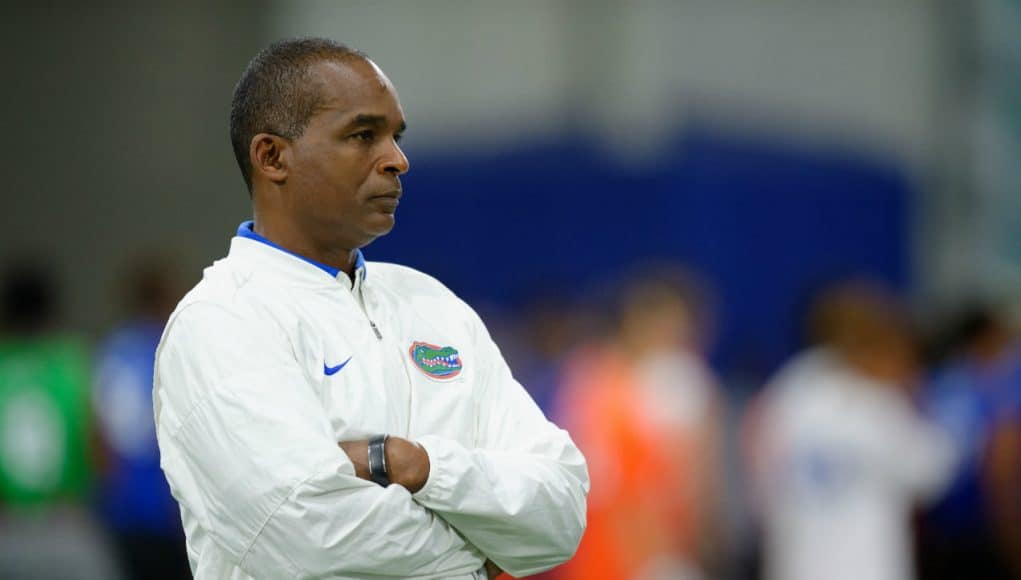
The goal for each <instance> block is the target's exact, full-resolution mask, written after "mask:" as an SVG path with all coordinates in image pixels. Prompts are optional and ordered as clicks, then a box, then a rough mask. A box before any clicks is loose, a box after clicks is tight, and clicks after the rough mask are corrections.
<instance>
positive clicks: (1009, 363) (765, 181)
mask: <svg viewBox="0 0 1021 580" xmlns="http://www.w3.org/2000/svg"><path fill="white" fill-rule="evenodd" d="M3 20H4V23H3V24H2V25H0V26H2V27H3V28H4V30H3V35H2V37H3V38H4V40H5V47H6V50H4V51H3V52H4V53H5V56H4V65H5V66H4V68H5V70H6V71H7V74H6V78H7V79H8V80H7V82H6V83H5V90H4V95H3V102H4V105H5V106H4V113H3V115H2V117H0V119H2V122H3V126H4V128H5V133H6V134H7V135H8V139H7V140H5V141H4V143H3V148H4V158H6V159H9V160H11V161H12V165H11V167H10V168H9V169H10V171H8V173H7V175H8V178H7V179H8V185H7V186H6V187H5V193H4V198H3V199H4V208H3V215H4V220H3V224H4V227H3V228H0V267H2V270H0V276H2V277H0V285H2V290H3V292H2V296H3V304H2V307H3V311H2V315H3V319H2V321H0V322H2V325H3V326H2V333H3V334H2V339H0V504H2V506H3V508H2V509H3V512H2V513H3V514H4V515H3V517H2V518H0V577H4V578H8V577H9V578H156V577H167V578H182V577H187V574H188V573H187V563H186V561H185V562H183V563H182V556H183V555H184V548H183V543H182V541H181V532H180V524H179V522H178V519H177V513H176V508H175V505H174V503H173V501H172V499H170V498H169V497H168V494H167V490H166V485H165V483H164V482H163V479H162V475H161V473H160V471H159V468H158V456H157V454H156V450H155V438H154V430H153V427H152V411H151V395H150V393H149V389H151V376H152V353H153V350H154V348H155V345H156V342H157V341H158V339H159V335H160V330H161V327H162V323H163V321H165V318H166V316H167V315H168V313H169V311H170V309H172V307H173V305H174V303H175V302H176V300H177V299H178V298H179V297H180V296H181V295H182V293H183V292H184V291H185V290H186V289H187V288H189V287H190V286H192V285H193V284H195V283H196V282H197V281H198V280H199V278H200V276H201V269H202V268H203V267H204V266H205V265H208V264H209V263H211V262H212V261H213V260H214V259H216V258H218V257H220V256H222V255H224V254H225V253H226V250H227V245H228V243H229V239H230V237H231V236H232V235H233V233H234V231H235V230H236V228H237V225H238V224H239V223H240V222H241V221H244V220H246V219H249V217H250V206H249V199H248V196H247V193H246V191H245V188H244V185H243V182H242V180H241V179H240V175H239V172H238V170H237V167H236V164H235V162H234V159H233V155H232V153H231V149H230V144H229V137H228V131H227V125H228V111H229V104H230V95H231V91H232V89H233V85H234V83H235V82H236V80H237V79H238V77H239V76H240V74H241V71H242V69H243V68H244V66H245V64H246V63H247V62H248V60H249V59H250V58H251V57H252V56H254V54H255V53H256V52H257V51H258V50H260V49H261V48H263V47H264V46H265V45H267V44H268V43H269V42H271V41H273V40H275V39H278V38H281V37H288V36H304V35H320V36H328V37H331V38H334V39H337V40H340V41H342V42H345V43H348V44H350V45H352V46H354V47H357V48H359V49H361V50H363V51H365V52H366V53H368V55H369V56H370V57H371V58H373V59H374V60H375V61H376V62H377V63H378V64H379V65H380V66H381V68H382V69H383V70H384V71H386V73H387V74H388V75H389V77H390V78H391V79H392V81H393V82H394V84H395V85H396V87H397V89H398V91H399V93H400V96H401V100H402V104H403V106H404V110H405V113H406V115H407V119H408V125H409V130H408V132H407V135H406V141H405V142H404V144H405V145H406V146H405V152H406V153H407V155H408V157H409V159H410V161H411V171H410V172H409V173H408V175H407V176H406V178H405V179H404V184H405V192H406V194H407V195H406V196H405V197H404V198H403V199H402V205H404V207H403V208H401V210H400V212H399V216H398V225H397V227H396V229H395V230H394V232H393V233H392V234H390V235H389V236H387V237H385V238H383V239H380V240H379V241H377V242H375V243H374V244H373V245H371V246H370V247H369V248H367V250H366V255H367V257H368V259H370V260H381V261H394V262H400V263H403V264H407V265H410V266H413V267H416V268H419V269H421V270H424V271H426V272H428V273H430V274H432V275H434V276H436V277H437V278H439V279H440V280H442V281H443V282H444V283H445V284H446V285H448V286H449V287H450V288H451V289H453V290H454V291H455V292H457V293H458V294H460V295H461V296H462V297H463V298H465V299H466V300H467V301H468V302H469V303H471V304H473V305H474V306H475V307H476V308H477V309H478V310H479V311H480V313H481V314H482V315H483V318H484V319H485V320H486V322H487V324H488V325H489V326H490V327H491V330H492V331H493V334H494V335H495V336H496V337H497V341H498V343H500V344H501V346H502V348H503V350H504V353H505V356H506V357H507V358H508V360H509V362H510V364H511V367H512V369H514V370H515V373H516V375H517V377H518V379H519V380H520V381H521V382H522V383H523V384H525V385H526V387H527V388H529V389H530V390H531V391H532V393H533V395H534V396H535V398H536V400H537V401H538V402H539V403H540V405H541V406H542V407H543V409H544V410H545V411H546V412H547V413H548V414H549V415H550V416H551V418H553V419H554V420H556V421H557V422H558V423H560V424H562V425H564V426H566V427H568V428H569V430H570V431H571V433H572V435H573V436H574V437H575V439H576V440H577V441H578V443H579V445H580V446H581V447H582V449H583V451H585V453H586V456H587V457H588V458H589V462H590V469H591V470H592V479H593V491H592V496H591V497H590V506H589V509H590V513H589V522H590V525H589V531H588V533H587V534H586V537H585V540H584V541H583V543H582V546H581V548H580V549H579V553H578V556H577V557H576V558H575V559H574V560H573V561H572V562H571V563H570V564H568V565H566V566H563V567H562V568H561V569H558V570H555V571H553V572H550V573H548V577H550V578H682V579H687V578H692V579H694V578H706V579H713V578H718V579H729V578H733V579H744V578H772V579H778V580H795V579H799V578H845V577H846V578H858V579H863V578H866V579H867V578H877V579H879V578H891V579H895V578H915V577H921V578H923V579H925V578H933V579H939V578H947V579H950V578H976V579H987V578H988V579H997V578H1021V350H1019V349H1018V348H1017V343H1016V336H1017V331H1018V330H1019V328H1021V294H1018V290H1019V289H1021V1H1018V0H974V1H971V2H959V1H953V0H860V1H858V2H837V1H835V0H772V1H770V2H759V1H753V0H673V1H669V0H637V1H633V2H611V1H605V0H585V1H582V0H559V1H531V0H529V1H519V2H499V1H496V0H486V1H477V2H471V3H469V2H455V1H451V0H437V1H432V2H416V1H413V0H386V1H377V2H369V1H358V2H328V1H305V2H300V3H296V2H284V1H271V0H256V1H251V2H248V1H246V2H242V1H240V0H228V1H221V2H195V1H191V0H185V1H178V2H151V3H107V2H92V3H53V2H36V3H22V4H20V5H17V6H12V7H9V9H8V13H7V16H6V18H4V19H3Z"/></svg>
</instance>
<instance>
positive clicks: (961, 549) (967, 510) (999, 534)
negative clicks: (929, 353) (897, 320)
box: [919, 304, 1021, 580]
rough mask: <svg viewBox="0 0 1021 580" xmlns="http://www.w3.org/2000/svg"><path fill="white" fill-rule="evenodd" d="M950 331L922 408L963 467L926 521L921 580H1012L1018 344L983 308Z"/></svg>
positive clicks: (1017, 494) (1018, 485) (1020, 522)
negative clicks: (944, 356) (953, 447)
mask: <svg viewBox="0 0 1021 580" xmlns="http://www.w3.org/2000/svg"><path fill="white" fill-rule="evenodd" d="M950 326H951V328H950V330H949V336H948V337H947V338H946V340H945V343H946V346H945V348H946V349H947V350H948V351H949V353H948V355H949V356H948V360H947V361H946V362H944V363H943V364H941V365H940V367H939V368H938V369H937V370H936V372H934V373H933V375H932V377H931V378H930V380H929V382H928V385H927V388H926V392H925V402H926V408H927V410H928V412H929V414H930V415H931V416H932V417H933V418H934V420H936V421H937V422H938V423H939V424H940V425H942V426H943V427H944V428H945V429H946V430H947V431H948V432H949V433H951V434H952V436H953V438H954V440H955V441H956V442H957V445H958V447H959V448H960V452H961V460H960V461H959V463H958V464H957V468H956V470H955V473H954V475H953V479H952V482H951V484H950V486H949V487H948V489H947V491H946V493H945V494H944V495H943V496H942V497H941V498H940V500H939V501H938V502H937V503H936V504H935V505H934V506H933V507H932V508H931V509H929V510H927V511H926V512H925V513H924V514H923V517H922V520H921V533H920V539H921V542H920V543H921V548H920V550H919V553H920V556H921V565H922V572H923V577H924V578H926V579H933V580H942V579H947V580H950V579H954V578H961V577H966V576H970V577H976V578H978V577H981V578H984V579H989V580H996V579H1000V578H1009V577H1010V575H1009V573H1008V570H1007V566H1008V564H1009V560H1010V559H1011V558H1012V557H1013V558H1021V544H1018V539H1017V537H1018V536H1017V534H1018V526H1021V510H1019V509H1018V507H1017V502H1018V501H1019V500H1021V491H1019V490H1021V480H1019V478H1021V463H1019V462H1021V453H1015V452H1014V451H1012V449H1015V447H1014V446H1015V445H1016V443H1014V437H1015V435H1013V433H1014V432H1016V430H1017V428H1018V425H1019V419H1021V418H1019V417H1016V416H1014V415H1013V409H1014V408H1015V405H1014V404H1012V401H1013V400H1014V399H1015V398H1016V393H1017V392H1018V389H1019V387H1021V345H1019V344H1018V341H1017V338H1016V336H1015V333H1014V332H1013V331H1012V330H1011V329H1010V328H1009V325H1008V324H1007V322H1006V320H1005V319H1004V317H1003V316H1001V315H1000V314H999V313H998V312H997V311H996V310H995V309H994V308H991V307H989V306H986V305H981V304H976V305H973V306H970V307H968V308H966V309H964V311H963V312H962V313H961V314H960V315H959V316H958V317H957V320H955V321H954V322H953V323H952V324H951V325H950ZM1011 487H1013V489H1014V491H1013V492H1009V491H1007V490H1009V489H1010V488H1011ZM1012 538H1013V539H1012ZM1012 555H1013V556H1012Z"/></svg>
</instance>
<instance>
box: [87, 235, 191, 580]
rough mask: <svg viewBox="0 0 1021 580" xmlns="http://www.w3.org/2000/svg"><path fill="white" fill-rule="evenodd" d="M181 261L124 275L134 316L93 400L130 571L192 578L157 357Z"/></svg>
mask: <svg viewBox="0 0 1021 580" xmlns="http://www.w3.org/2000/svg"><path fill="white" fill-rule="evenodd" d="M178 278H179V274H178V269H177V266H176V264H175V263H174V261H173V260H171V259H170V258H168V257H165V256H160V255H153V256H145V257H143V258H139V259H137V260H136V261H135V262H134V263H132V264H131V265H130V267H129V268H128V269H127V271H126V272H125V274H124V276H122V284H123V286H124V288H123V292H122V294H123V295H122V303H123V304H125V305H127V308H128V311H129V317H128V319H127V320H126V321H125V322H123V323H122V324H121V325H119V326H118V327H117V328H116V329H115V330H114V331H113V332H112V333H111V335H110V336H109V337H108V338H107V339H106V341H105V342H104V344H102V346H101V348H100V349H99V357H98V362H97V369H96V374H95V380H94V384H95V389H94V391H93V397H92V399H93V407H94V410H95V415H96V417H97V418H98V431H99V434H100V436H101V440H102V443H103V448H104V450H105V461H104V462H103V466H102V469H101V471H100V473H99V474H98V475H99V478H98V479H99V481H98V490H97V491H98V503H99V512H100V514H101V516H102V518H103V520H104V522H105V523H106V525H107V527H108V528H109V529H110V530H111V532H112V534H113V538H114V539H115V540H116V544H117V548H118V551H119V555H120V561H121V563H122V566H123V567H124V568H125V571H126V573H127V575H128V577H130V578H138V579H161V578H165V579H168V580H172V579H178V580H179V579H181V578H188V577H190V574H189V568H188V558H187V555H186V552H185V546H184V531H183V530H182V528H181V519H180V513H179V511H178V508H177V503H176V502H174V499H173V497H172V496H171V495H170V488H169V487H168V486H167V482H166V479H165V478H164V477H163V472H162V471H161V470H160V464H159V449H158V448H157V444H156V426H155V423H154V421H153V416H152V377H153V358H154V356H155V354H156V346H157V344H158V343H159V340H160V336H161V334H162V333H163V327H164V325H165V323H166V321H167V318H168V317H169V316H170V313H171V312H172V311H173V309H174V306H175V305H176V303H177V301H178V300H179V299H180V297H181V295H182V294H183V292H182V288H181V285H180V283H179V281H178Z"/></svg>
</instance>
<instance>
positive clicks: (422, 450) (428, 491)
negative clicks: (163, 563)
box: [154, 39, 588, 580]
mask: <svg viewBox="0 0 1021 580" xmlns="http://www.w3.org/2000/svg"><path fill="white" fill-rule="evenodd" d="M404 126H405V123H404V114H403V112H402V110H401V106H400V103H399V102H398V99H397V94H396V92H395V90H394V88H393V85H392V84H391V83H390V81H389V79H387V77H386V76H385V75H384V74H383V73H382V71H380V69H379V68H378V67H377V66H376V65H375V64H374V63H373V62H372V61H370V60H369V59H368V58H366V57H365V56H364V55H363V54H361V53H359V52H356V51H354V50H351V49H349V48H347V47H344V46H343V45H340V44H337V43H334V42H332V41H328V40H321V39H304V40H293V41H283V42H279V43H276V44H274V45H272V46H270V47H269V48H267V49H266V50H264V51H263V52H262V53H260V54H259V55H257V56H256V57H255V59H253V60H252V62H251V63H250V64H249V66H248V68H247V70H246V71H245V72H244V74H243V75H242V77H241V80H240V81H239V82H238V85H237V87H236V89H235V92H234V101H233V105H232V110H231V139H232V142H233V145H234V150H235V155H236V156H237V159H238V163H239V165H240V167H241V172H242V175H243V176H244V178H245V181H246V184H247V185H248V187H249V191H250V192H251V194H252V201H253V209H254V218H255V219H254V223H253V222H246V223H244V224H242V225H241V227H240V228H239V230H238V235H237V237H235V238H234V239H233V240H232V242H231V248H230V253H229V254H228V255H227V257H226V258H224V259H222V260H220V261H218V262H216V263H215V264H214V265H213V266H211V267H210V268H208V269H206V271H205V275H204V278H203V280H202V281H201V282H200V283H199V284H198V286H197V287H196V288H194V289H193V290H192V291H191V292H190V293H189V294H188V295H187V296H186V297H185V298H184V299H183V300H182V302H181V303H180V304H179V305H178V307H177V310H176V311H175V312H174V314H173V315H172V316H171V319H170V322H169V323H168V326H167V330H166V332H165V334H164V337H163V340H162V342H161V344H160V347H159V349H158V351H157V355H156V370H155V385H154V397H155V403H154V406H155V413H156V420H157V435H158V439H159V443H160V450H161V453H162V465H163V468H164V471H165V472H166V475H167V478H168V480H169V482H170V485H171V489H172V491H173V493H174V496H175V497H176V498H177V500H178V502H179V503H180V504H181V513H182V519H183V521H184V527H185V533H186V535H187V541H188V554H189V558H190V560H191V566H192V569H193V572H194V574H195V577H196V578H197V579H199V580H202V579H205V578H216V579H220V578H312V577H315V578H321V577H341V578H484V577H486V574H487V573H489V574H491V575H495V574H496V573H498V572H499V569H503V570H506V571H507V572H509V573H511V574H513V575H515V576H525V575H528V574H532V573H535V572H538V571H541V570H546V569H549V568H551V567H553V566H556V565H557V564H559V563H561V562H563V561H565V560H566V559H568V558H569V557H570V556H571V554H572V553H573V552H574V550H575V548H576V546H577V544H578V542H579V539H580V536H581V533H582V530H583V529H584V525H585V496H586V494H587V491H588V474H587V471H586V466H585V461H584V458H583V457H582V455H581V453H580V452H579V451H578V449H577V448H576V447H575V446H574V444H573V443H572V442H571V439H570V437H569V436H568V435H567V433H566V432H565V431H562V430H560V429H558V428H557V427H556V426H554V425H553V424H551V423H549V422H548V421H547V420H546V419H545V417H544V416H543V415H542V413H541V412H540V411H539V409H538V408H537V407H536V406H535V404H534V403H533V402H532V400H531V399H530V398H529V397H528V395H527V394H526V393H525V391H524V389H523V388H522V387H521V385H519V384H518V383H517V382H515V381H514V379H513V378H512V377H511V375H510V371H509V369H508V368H507V365H506V364H505V363H504V361H503V358H502V357H501V356H500V353H499V350H498V349H497V347H496V345H495V344H493V342H492V340H491V339H490V338H489V334H488V332H487V331H486V328H485V326H484V325H483V324H482V322H481V320H480V319H479V318H478V316H477V315H476V314H475V313H474V312H473V311H472V310H471V309H470V308H469V307H468V306H467V305H466V304H464V303H463V302H461V301H460V300H459V299H458V298H457V297H456V296H454V295H453V294H452V293H451V292H450V291H449V290H447V289H446V288H445V287H444V286H442V285H441V284H440V283H439V282H437V281H435V280H434V279H432V278H430V277H428V276H426V275H424V274H421V273H419V272H416V271H414V270H411V269H409V268H404V267H401V266H396V265H392V264H383V263H366V262H365V261H364V259H363V257H362V254H361V251H360V250H359V248H361V247H363V246H365V245H367V244H369V243H370V242H371V241H372V240H374V239H375V238H377V237H379V236H381V235H383V234H386V233H387V232H389V231H390V229H391V228H392V227H393V225H394V212H395V210H396V209H397V206H398V203H399V200H400V198H401V195H402V190H401V182H400V175H401V174H403V173H404V172H405V171H407V170H408V160H407V159H406V158H405V156H404V154H403V152H402V151H401V149H400V147H399V146H398V140H399V139H400V136H401V134H402V132H403V131H404ZM385 434H389V437H388V438H385V437H384V435H385ZM338 442H339V444H338Z"/></svg>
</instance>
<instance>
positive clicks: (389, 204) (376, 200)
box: [369, 189, 402, 213]
mask: <svg viewBox="0 0 1021 580" xmlns="http://www.w3.org/2000/svg"><path fill="white" fill-rule="evenodd" d="M401 195H402V192H401V190H399V189H395V190H393V191H388V192H386V193H381V194H379V195H374V196H372V197H370V198H369V202H371V203H372V204H373V205H375V206H377V207H378V208H379V209H380V210H381V211H383V213H394V212H395V211H396V210H397V206H398V205H399V204H400V199H401Z"/></svg>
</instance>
